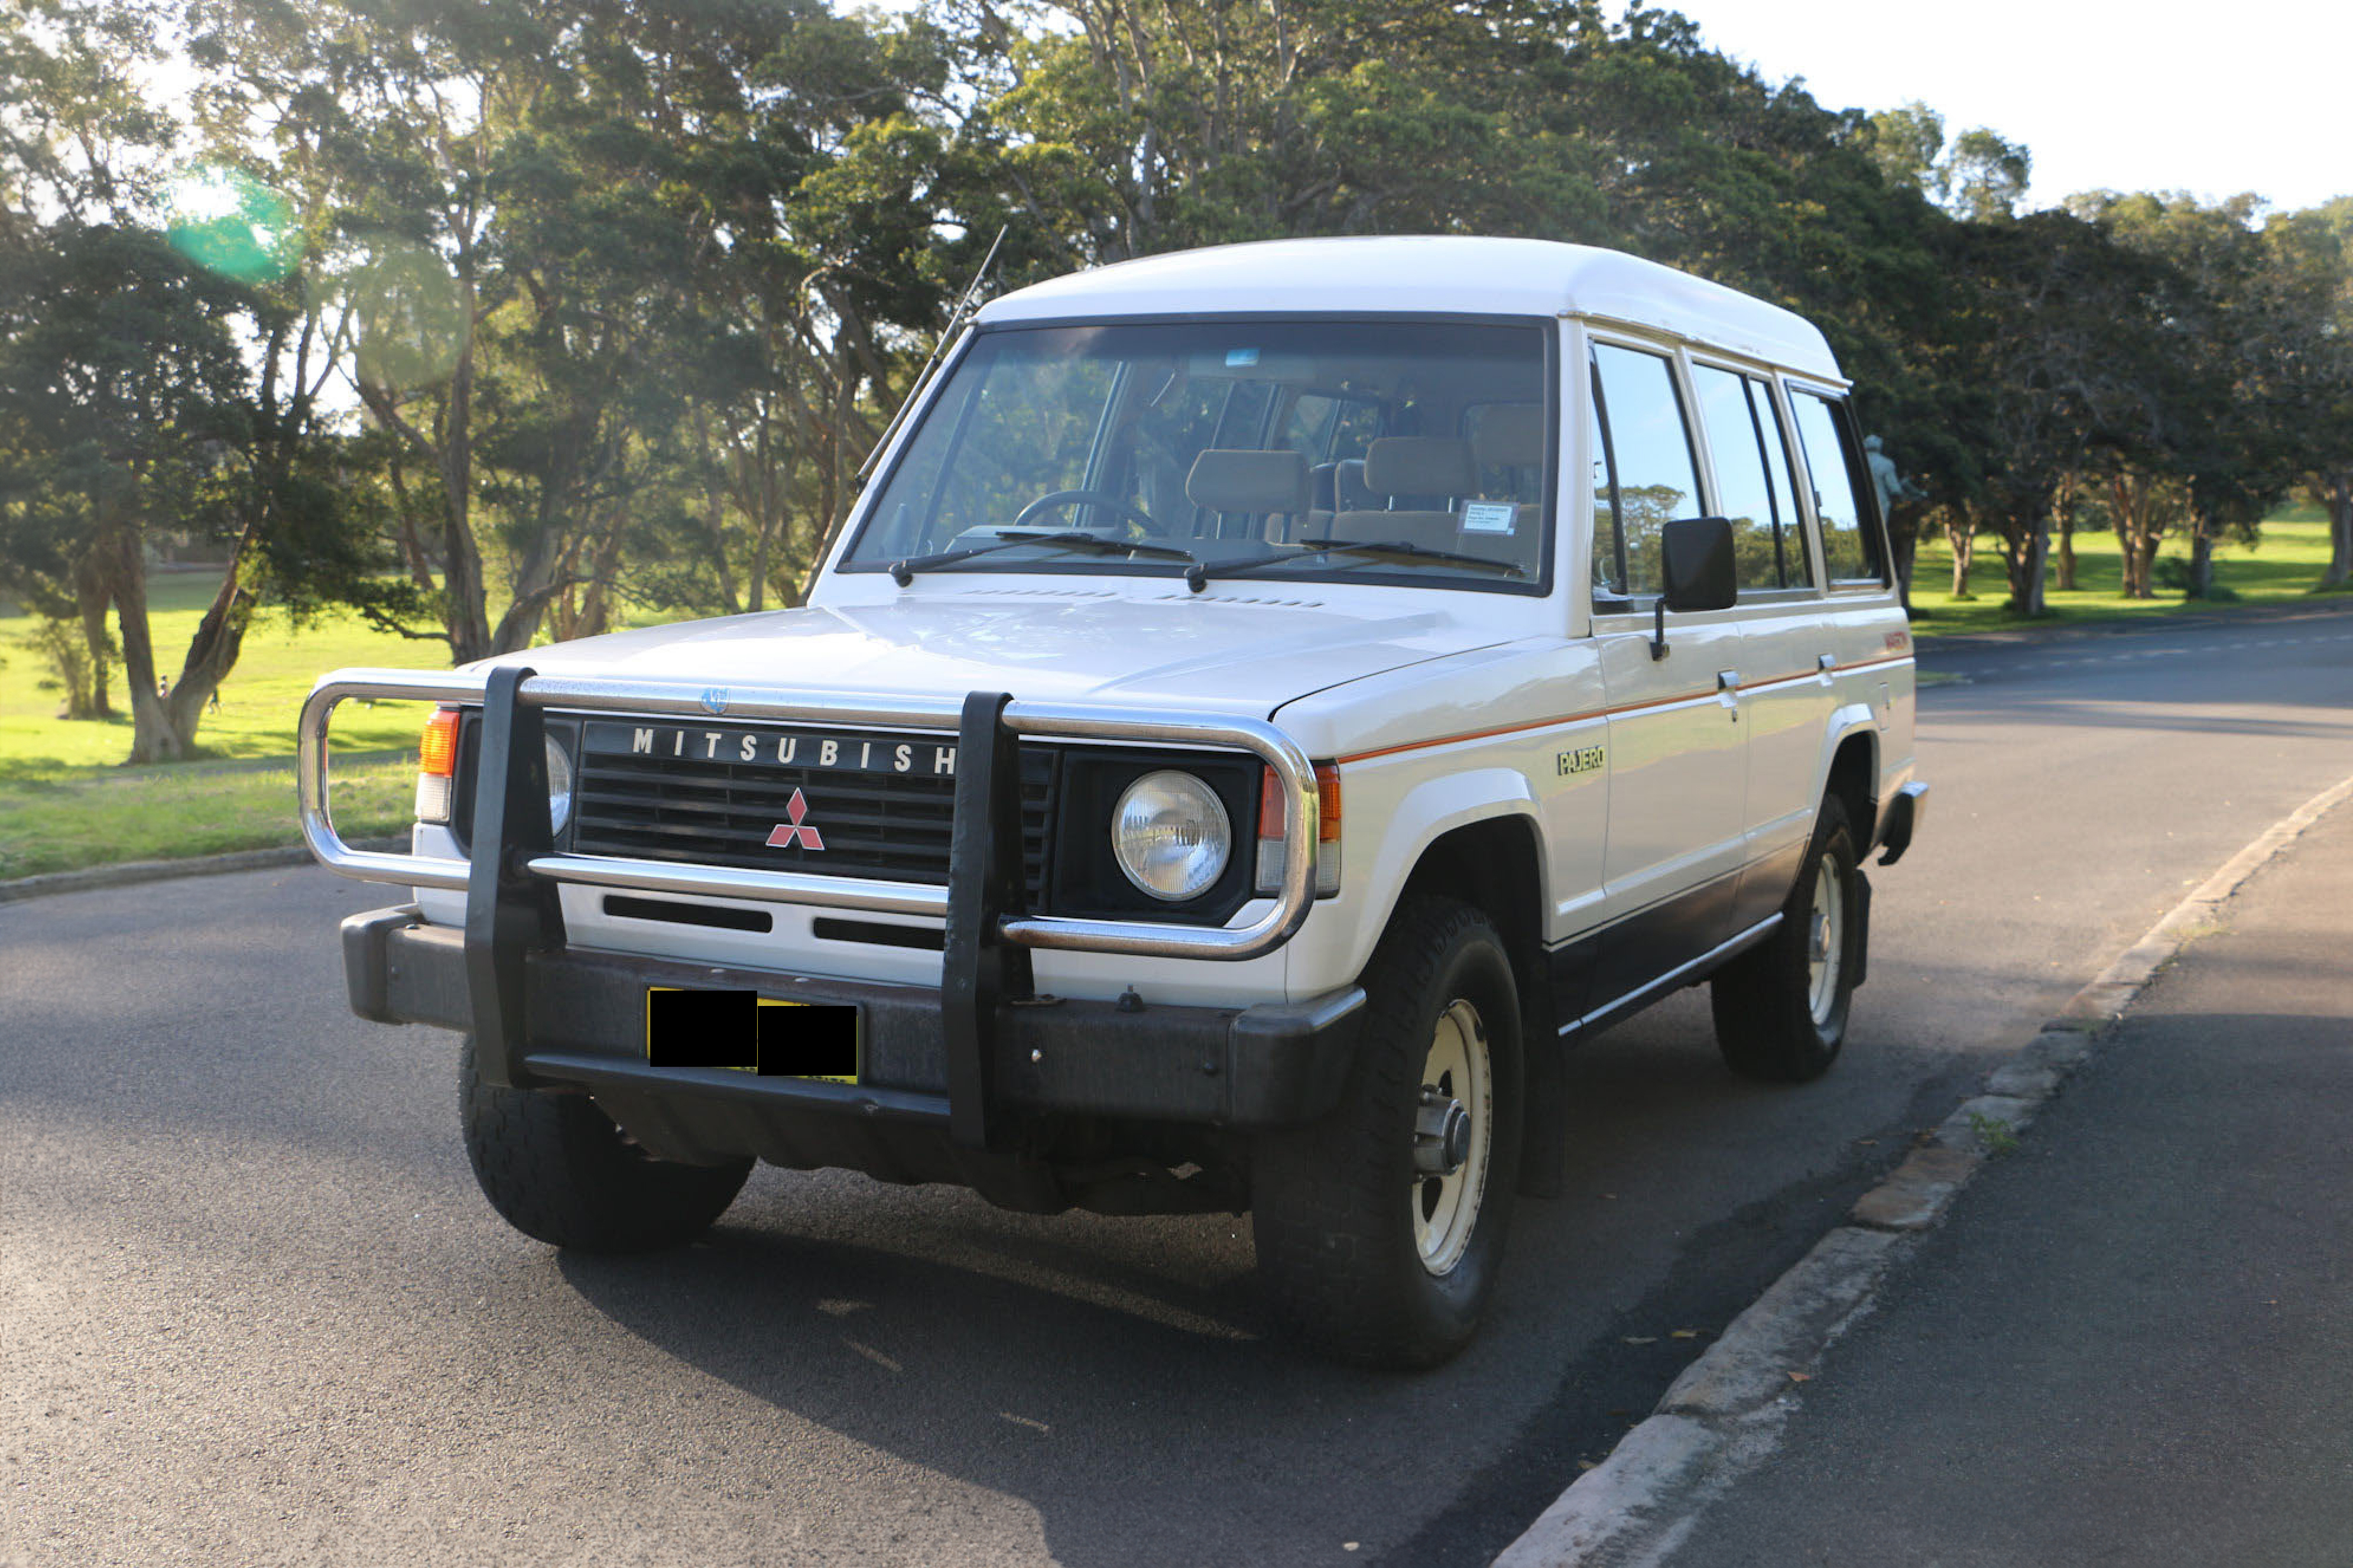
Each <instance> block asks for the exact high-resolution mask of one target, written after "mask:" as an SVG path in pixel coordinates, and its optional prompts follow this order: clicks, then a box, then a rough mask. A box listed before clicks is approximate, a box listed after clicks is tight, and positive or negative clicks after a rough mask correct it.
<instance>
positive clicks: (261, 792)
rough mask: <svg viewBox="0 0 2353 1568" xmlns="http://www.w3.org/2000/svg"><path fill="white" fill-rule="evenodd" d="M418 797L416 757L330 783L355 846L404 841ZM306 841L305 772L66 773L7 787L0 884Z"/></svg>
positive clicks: (399, 756) (273, 768) (272, 768)
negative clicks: (297, 785)
mask: <svg viewBox="0 0 2353 1568" xmlns="http://www.w3.org/2000/svg"><path fill="white" fill-rule="evenodd" d="M338 756H339V758H340V757H341V756H342V753H340V752H339V753H338ZM416 790H417V759H416V757H415V755H414V754H413V753H411V752H405V751H404V752H393V753H391V754H390V755H386V754H384V753H382V752H378V753H375V754H374V755H372V756H367V757H361V758H351V759H348V760H341V761H339V762H338V763H337V764H336V766H335V767H334V769H333V770H332V773H331V775H330V782H329V792H330V804H331V805H332V810H333V812H334V817H335V826H336V828H337V830H338V831H340V832H341V833H342V834H343V837H344V838H346V839H361V838H376V837H384V836H385V835H387V834H393V833H398V832H402V831H405V830H406V828H407V826H408V822H409V817H410V814H411V803H412V800H413V797H414V796H415V794H416ZM299 842H301V837H300V835H298V834H297V833H296V831H295V826H294V770H293V769H292V768H290V767H289V766H287V765H285V764H284V763H277V764H275V765H272V764H269V763H262V764H259V765H255V764H251V763H229V764H226V765H223V764H218V763H211V764H208V763H182V764H180V765H177V766H165V767H152V768H89V767H59V768H56V769H53V770H51V771H50V772H48V773H47V774H46V775H40V776H36V775H35V774H33V773H31V772H30V771H29V770H27V771H26V772H25V773H19V774H18V775H17V776H15V777H11V778H6V779H5V780H0V880H5V879H9V878H13V877H30V876H33V875H36V874H37V873H39V872H43V871H70V870H75V869H78V868H81V867H84V866H106V865H111V864H113V863H114V862H116V861H119V860H176V859H179V858H183V857H185V856H190V855H214V854H218V853H220V852H221V851H223V850H227V849H259V848H265V847H269V846H271V845H277V844H294V843H299Z"/></svg>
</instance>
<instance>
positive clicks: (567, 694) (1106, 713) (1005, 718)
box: [296, 669, 1320, 961]
mask: <svg viewBox="0 0 2353 1568" xmlns="http://www.w3.org/2000/svg"><path fill="white" fill-rule="evenodd" d="M494 673H495V672H493V671H482V670H451V671H441V672H430V671H418V670H400V669H339V670H336V671H334V672H333V673H332V674H329V675H326V676H323V677H322V678H321V679H320V680H319V682H318V684H317V685H316V686H314V687H313V688H311V695H310V696H309V698H308V699H306V700H304V702H303V704H302V714H301V728H300V732H299V735H298V737H297V745H296V776H297V779H298V781H299V786H300V790H301V826H302V838H303V842H304V843H305V844H307V845H308V846H309V847H310V850H311V855H312V856H313V857H314V858H317V860H318V861H319V863H320V864H321V865H322V866H324V867H326V868H327V869H329V870H331V871H333V872H335V873H336V874H338V875H339V876H344V877H351V878H354V879H358V880H361V881H368V882H391V883H396V884H400V885H403V886H407V887H417V888H440V889H452V890H456V891H460V892H463V891H466V890H468V889H470V888H471V887H472V886H473V885H474V882H475V879H476V878H477V876H478V875H479V874H480V872H479V868H478V867H477V866H475V865H471V864H466V863H460V862H455V861H450V860H446V859H442V858H438V857H435V856H427V855H414V854H396V853H388V852H384V851H377V850H365V849H356V848H353V847H352V846H350V845H349V844H346V843H345V842H343V837H341V836H340V835H339V834H338V833H337V832H336V831H335V825H334V820H333V817H332V814H331V812H330V810H329V806H328V799H327V757H328V748H327V734H328V727H329V725H330V724H331V723H332V720H333V716H334V711H335V709H336V708H337V706H339V705H340V704H342V703H343V702H347V701H351V700H354V699H368V700H379V701H402V700H406V701H419V702H442V703H453V704H480V703H483V702H484V701H485V700H486V698H487V695H488V693H489V690H490V687H491V681H492V676H493V674H494ZM705 697H706V693H705V692H704V691H702V690H701V689H693V688H689V687H684V686H679V685H674V684H669V683H661V682H652V681H634V680H604V679H584V678H581V677H576V676H558V675H538V674H531V673H526V674H525V675H524V676H523V677H522V679H520V680H519V681H518V683H517V684H516V685H515V686H514V690H513V700H514V701H515V702H516V703H517V704H518V705H520V706H521V707H523V708H527V709H531V710H538V711H543V710H548V709H565V710H574V709H577V710H586V711H591V712H606V713H631V714H666V715H670V716H673V717H681V718H700V719H708V718H710V717H712V708H711V707H710V706H709V705H708V703H706V701H705ZM970 707H971V701H970V700H965V699H958V700H947V699H941V700H924V699H902V700H891V701H888V702H881V701H862V700H843V699H840V698H837V697H829V696H827V695H824V694H821V693H813V692H804V691H796V690H793V689H787V688H781V687H779V688H769V687H753V688H744V687H730V688H729V689H727V692H726V695H725V699H724V710H725V715H726V717H727V718H728V719H729V720H731V721H778V722H786V723H808V724H824V725H838V726H841V727H845V728H871V729H893V730H932V731H943V732H945V733H948V734H952V735H953V734H957V733H959V732H960V731H961V730H962V729H963V728H964V727H965V720H966V717H967V712H968V710H969V709H970ZM997 722H998V723H999V724H1001V726H1002V728H1003V730H1004V731H1008V732H1009V733H1010V734H1012V735H1014V736H1017V737H1035V738H1039V739H1052V740H1070V741H1082V742H1084V741H1102V742H1124V743H1129V744H1142V745H1166V746H1178V747H1184V748H1187V749H1209V750H1219V751H1240V752H1249V753H1250V754H1251V755H1253V756H1256V757H1257V758H1259V759H1260V760H1261V761H1262V762H1264V763H1266V765H1267V766H1268V767H1270V768H1271V769H1272V770H1273V771H1274V773H1275V776H1276V778H1277V779H1278V780H1280V781H1281V784H1282V792H1281V793H1282V805H1283V856H1282V879H1281V882H1280V886H1279V887H1278V889H1277V890H1276V893H1275V895H1274V902H1273V905H1272V907H1271V909H1269V910H1266V911H1265V912H1264V913H1263V914H1261V916H1260V917H1259V918H1258V919H1256V920H1253V921H1250V923H1249V924H1247V925H1243V926H1237V927H1211V928H1202V927H1198V926H1176V925H1166V924H1160V923H1156V922H1154V921H1113V920H1087V919H1079V918H1075V917H1071V916H1065V915H1046V914H1020V913H1007V914H999V915H997V916H996V918H995V919H994V920H993V921H992V924H993V925H994V928H995V929H994V930H993V931H992V932H991V933H990V935H991V936H992V938H993V939H995V940H999V941H1003V942H1011V943H1016V944H1018V945H1020V946H1024V947H1030V948H1050V949H1061V950H1066V951H1071V952H1115V953H1128V954H1134V955H1136V956H1140V957H1148V958H1193V959H1216V960H1229V961H1230V960H1240V959H1248V958H1256V957H1258V956H1260V955H1261V954H1263V953H1266V952H1272V951H1273V950H1274V949H1275V948H1278V947H1280V946H1282V943H1284V942H1287V941H1289V940H1290V939H1291V937H1292V936H1293V934H1294V933H1296V932H1297V931H1298V930H1299V927H1300V925H1301V924H1302V922H1303V921H1305V920H1306V918H1307V914H1308V911H1309V910H1310V909H1312V908H1313V907H1314V876H1315V840H1316V832H1317V826H1318V816H1317V813H1318V809H1319V804H1320V802H1319V797H1318V794H1317V790H1316V785H1315V774H1314V768H1313V766H1312V765H1311V764H1310V763H1309V762H1308V760H1307V756H1306V753H1305V752H1302V751H1301V750H1300V749H1299V746H1298V744H1297V743H1296V742H1293V740H1292V739H1291V738H1290V737H1289V736H1288V735H1285V734H1284V733H1283V732H1282V731H1280V730H1278V729H1276V728H1275V727H1274V726H1273V725H1271V724H1269V723H1267V722H1265V721H1262V720H1256V719H1239V718H1232V719H1229V718H1171V717H1169V716H1167V715H1165V714H1159V713H1150V712H1145V711H1144V710H1136V709H1126V708H1117V707H1107V706H1106V707H1095V706H1088V705H1082V704H1074V703H1056V702H1036V701H1029V700H1020V699H1015V700H999V702H998V705H997ZM495 793H496V785H495V784H494V783H492V782H491V781H490V780H489V779H488V778H487V776H485V777H484V782H483V783H482V784H480V785H478V787H477V795H478V797H480V796H486V795H493V794H495ZM542 798H544V796H543V797H542ZM964 804H965V802H964V798H963V795H961V794H960V795H959V798H958V806H959V811H961V809H962V807H963V805H964ZM479 805H480V800H479V798H478V808H479ZM479 815H480V813H479V809H478V817H479ZM504 837H505V836H501V842H502V843H503V842H504ZM538 837H539V838H540V839H541V840H542V841H544V839H545V837H547V835H546V833H545V831H544V826H542V830H541V832H540V834H539V836H538ZM1247 850H1248V846H1247V845H1240V844H1237V845H1236V846H1235V847H1234V853H1236V854H1237V855H1240V854H1243V853H1245V852H1247ZM478 858H479V857H478ZM519 869H520V870H521V871H522V872H523V873H526V874H527V875H528V876H530V877H532V878H534V879H541V880H544V881H548V882H572V883H584V884H587V885H590V886H596V887H607V888H616V889H628V890H630V891H643V892H661V893H678V894H685V895H690V896H701V897H708V898H718V899H745V900H759V901H762V902H766V903H782V904H803V905H811V906H815V907H818V908H823V909H837V910H863V911H868V912H871V913H875V914H895V915H922V916H931V917H934V918H942V919H944V918H945V917H946V916H947V914H948V912H949V904H950V898H951V893H952V890H953V886H951V887H950V888H940V887H934V886H932V885H930V884H927V883H921V882H900V881H891V880H885V879H876V878H865V877H835V876H826V875H819V874H814V873H810V872H806V871H784V870H777V871H753V870H739V869H736V868H730V867H719V866H693V865H682V864H677V863H673V862H670V861H662V860H640V859H628V858H615V857H605V856H596V855H564V854H556V853H554V852H553V851H552V850H548V851H543V852H534V853H530V854H528V855H526V856H524V857H522V860H521V863H520V866H519Z"/></svg>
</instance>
